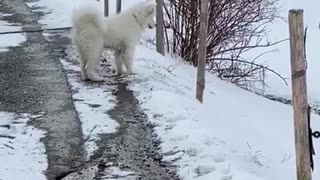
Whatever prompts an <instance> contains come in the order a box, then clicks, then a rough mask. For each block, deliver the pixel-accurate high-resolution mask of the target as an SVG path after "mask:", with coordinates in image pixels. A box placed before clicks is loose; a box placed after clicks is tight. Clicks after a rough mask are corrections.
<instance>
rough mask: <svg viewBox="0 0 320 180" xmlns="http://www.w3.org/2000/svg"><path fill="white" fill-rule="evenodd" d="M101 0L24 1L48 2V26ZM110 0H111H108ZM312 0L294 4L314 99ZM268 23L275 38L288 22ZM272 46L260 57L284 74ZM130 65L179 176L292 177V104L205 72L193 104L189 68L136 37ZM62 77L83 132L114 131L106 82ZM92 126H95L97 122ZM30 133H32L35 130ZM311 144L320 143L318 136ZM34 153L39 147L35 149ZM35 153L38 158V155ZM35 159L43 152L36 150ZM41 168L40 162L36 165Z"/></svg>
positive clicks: (276, 87)
mask: <svg viewBox="0 0 320 180" xmlns="http://www.w3.org/2000/svg"><path fill="white" fill-rule="evenodd" d="M297 1H298V0H295V1H294V2H297ZM102 2H103V1H102V0H100V2H96V1H94V0H79V1H71V0H70V1H65V0H55V1H52V0H42V1H40V2H36V3H29V6H44V7H46V8H47V9H42V10H44V11H46V10H48V9H49V10H50V11H51V12H52V13H51V14H48V15H46V16H45V17H44V18H43V19H42V20H41V23H43V24H47V26H48V27H57V26H58V27H61V26H70V19H71V14H72V9H73V8H75V7H76V6H80V5H85V4H92V5H99V8H100V9H102ZM111 2H112V3H113V5H114V3H115V1H111ZM283 2H285V1H284V0H283ZM128 3H132V1H129V0H126V1H124V2H123V4H124V6H125V7H126V6H127V5H128ZM313 3H314V2H313ZM313 3H311V2H309V3H305V4H308V6H307V5H304V4H303V3H302V2H301V4H302V5H301V6H300V5H299V6H297V7H301V8H305V12H306V17H305V18H306V19H307V20H306V22H307V24H308V26H309V37H310V38H309V40H310V44H311V43H314V45H313V46H311V45H309V46H308V52H307V53H308V60H309V72H308V73H309V74H308V81H309V92H310V93H309V94H310V95H311V96H310V97H311V98H312V99H315V100H317V99H316V98H317V95H319V90H320V88H319V87H318V86H316V81H315V79H316V77H319V76H316V75H317V73H319V71H316V70H315V68H316V67H317V66H316V65H317V59H316V58H317V55H316V47H317V46H316V44H315V43H316V42H317V36H315V37H313V34H316V33H317V31H316V28H317V27H318V24H314V23H313V21H314V19H316V18H314V17H315V16H316V14H317V13H318V12H316V5H315V4H313ZM285 4H286V6H285V7H286V8H291V7H293V5H292V4H291V1H290V3H285ZM113 5H111V7H112V6H113ZM294 5H295V4H294ZM306 6H307V7H306ZM309 9H310V10H309ZM112 12H114V11H112ZM286 13H287V9H285V10H284V14H286ZM312 13H314V14H312ZM308 19H312V20H308ZM317 23H318V22H317ZM271 29H273V31H272V33H274V35H276V34H277V37H279V38H282V36H281V35H283V36H284V37H287V35H288V34H287V33H286V32H287V31H285V29H287V24H284V23H282V24H280V23H279V24H274V27H272V28H271ZM312 29H313V30H312ZM280 31H282V32H281V33H280ZM279 47H280V48H281V49H280V52H279V54H274V56H272V57H270V58H268V59H266V60H267V63H268V64H269V65H270V66H271V67H273V68H275V69H276V70H278V71H280V72H281V73H283V74H284V76H286V77H289V70H290V68H289V67H290V66H289V62H290V61H289V48H288V46H287V44H285V43H284V44H281V45H280V46H279ZM62 63H63V65H64V67H65V68H66V70H68V71H79V68H78V67H73V66H72V65H70V64H68V63H67V62H65V61H63V60H62ZM318 65H319V64H318ZM134 69H135V75H133V76H131V77H129V78H130V79H131V83H130V85H129V88H130V89H131V90H132V91H133V92H134V94H135V95H136V96H137V98H138V99H139V101H140V105H141V106H142V108H143V109H145V111H146V113H147V115H148V117H149V119H150V121H151V122H153V123H155V124H156V125H157V127H156V132H157V133H158V135H159V136H160V137H161V139H162V141H163V143H162V144H161V147H162V151H163V153H164V155H165V159H166V160H168V161H173V162H174V164H175V165H177V166H178V168H179V169H178V173H179V175H181V177H183V178H184V179H187V180H189V179H199V180H200V179H203V180H211V179H217V180H231V179H232V180H280V179H281V180H292V179H296V178H295V175H296V172H295V155H294V138H293V129H294V128H293V120H292V114H293V112H292V107H291V106H288V105H284V104H281V103H278V102H273V101H270V100H267V99H265V98H263V97H260V96H257V95H255V94H253V93H250V92H247V91H244V90H242V89H240V88H238V87H236V86H234V85H232V84H228V83H226V82H223V81H220V80H219V79H217V78H216V77H215V76H214V75H210V74H207V75H208V76H207V85H206V90H205V97H204V98H205V102H204V104H200V103H198V102H197V101H196V99H195V75H196V70H195V68H193V67H191V66H189V65H186V64H184V63H183V62H182V61H180V60H175V59H172V58H170V57H162V56H160V55H159V54H157V53H156V52H155V51H154V50H150V49H148V48H146V47H144V46H142V45H140V46H139V47H138V49H137V52H136V62H135V66H134ZM269 78H270V79H269V83H270V86H271V89H270V90H269V92H272V93H277V94H279V95H283V96H289V93H290V89H289V87H284V86H282V85H281V84H280V82H279V83H278V81H276V80H275V79H272V77H269ZM68 79H69V82H70V84H71V85H72V87H73V89H74V90H76V91H77V93H75V94H74V96H73V97H74V98H75V99H76V101H75V105H76V108H77V110H78V111H79V114H80V120H81V121H82V127H83V129H84V134H85V135H86V136H87V137H88V138H89V139H91V140H96V138H97V136H96V135H97V134H98V133H101V132H104V133H110V132H113V131H114V130H115V128H116V126H117V124H115V122H114V121H112V120H111V119H109V118H108V117H107V116H106V115H105V114H104V111H107V110H108V109H110V108H112V107H113V105H114V103H115V102H114V99H113V96H112V95H111V94H110V93H107V92H105V91H104V90H105V89H106V88H109V87H108V86H107V85H105V86H100V87H99V86H95V85H92V88H88V86H82V85H81V82H79V80H78V79H76V77H75V76H72V73H71V75H68ZM100 97H102V98H100ZM78 99H79V101H78ZM110 101H111V102H110ZM92 105H93V106H95V107H99V108H98V110H97V111H98V112H97V111H94V110H93V108H92ZM90 108H92V109H90ZM95 109H97V108H95ZM93 115H94V116H93ZM88 117H89V118H90V119H92V117H94V121H88ZM102 121H104V122H102ZM96 126H99V127H98V128H97V129H96ZM312 126H313V127H314V129H320V118H319V117H318V116H316V115H314V114H313V115H312ZM0 130H1V129H0ZM91 130H92V131H91ZM0 134H1V131H0ZM27 134H28V133H27ZM22 137H24V136H22ZM35 137H37V138H39V137H41V135H38V136H35ZM0 140H1V139H0ZM0 144H1V143H0ZM29 145H30V146H31V145H32V143H30V144H28V146H29ZM87 145H88V146H87V148H88V151H89V152H91V151H93V150H94V149H95V148H94V144H87ZM37 147H39V146H37ZM40 147H41V146H40ZM315 150H316V151H319V150H320V143H319V142H318V141H317V140H316V141H315ZM0 152H1V149H0ZM36 154H42V150H40V152H38V153H37V152H36ZM37 157H38V158H39V155H38V156H37ZM40 157H42V156H41V155H40ZM17 158H18V157H17ZM319 159H320V157H319V156H316V157H315V165H316V167H315V173H314V179H319V178H320V173H319V172H320V164H319V163H320V161H319ZM40 161H41V162H42V161H44V160H43V159H42V158H40ZM1 169H2V168H1ZM9 170H10V171H14V170H15V169H13V168H12V169H9ZM42 170H43V169H42V167H41V168H39V169H37V168H36V170H35V171H36V172H39V171H42ZM0 174H1V173H0ZM0 178H2V177H0ZM33 179H41V177H39V178H37V177H34V178H33Z"/></svg>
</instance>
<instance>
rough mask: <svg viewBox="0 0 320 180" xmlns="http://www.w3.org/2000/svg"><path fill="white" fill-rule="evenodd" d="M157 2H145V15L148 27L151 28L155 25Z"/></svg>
mask: <svg viewBox="0 0 320 180" xmlns="http://www.w3.org/2000/svg"><path fill="white" fill-rule="evenodd" d="M156 7H157V3H155V2H152V1H149V2H146V17H147V19H148V20H149V21H148V23H147V24H148V28H149V29H153V28H155V27H156V26H157V23H156V21H155V16H156V11H157V9H156Z"/></svg>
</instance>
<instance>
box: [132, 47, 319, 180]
mask: <svg viewBox="0 0 320 180" xmlns="http://www.w3.org/2000/svg"><path fill="white" fill-rule="evenodd" d="M135 68H136V73H137V74H136V75H135V76H134V77H133V78H132V79H133V80H132V83H131V86H130V88H131V89H132V90H133V91H134V92H135V95H137V98H138V99H139V101H140V102H141V106H142V108H143V109H146V110H147V115H148V117H149V118H150V120H151V121H152V122H154V123H155V124H156V125H157V127H156V132H157V133H158V134H159V135H160V136H161V137H162V140H163V143H162V146H161V147H162V150H163V153H164V154H170V155H171V156H168V157H166V159H168V160H172V159H173V160H175V164H176V165H178V166H179V174H180V175H181V176H182V177H184V178H185V179H233V180H243V179H261V180H273V179H283V180H286V179H288V180H289V179H295V175H296V174H295V155H294V145H293V143H294V138H293V130H294V128H293V120H292V114H293V112H292V107H291V106H288V105H284V104H281V103H278V102H273V101H270V100H267V99H265V98H263V97H260V96H257V95H255V94H253V93H250V92H247V91H245V90H242V89H240V88H238V87H236V86H234V85H232V84H228V83H226V82H223V81H220V80H219V79H217V78H216V77H215V76H213V75H211V74H207V80H208V81H207V84H206V90H205V95H204V99H205V103H204V104H203V105H201V104H200V103H198V102H197V101H196V100H195V77H196V70H195V68H193V67H190V66H189V65H186V64H184V63H183V62H180V61H179V60H174V59H170V58H168V57H167V58H164V57H162V56H160V55H158V54H156V53H155V52H154V51H152V50H148V49H146V48H145V47H142V46H141V47H139V48H138V51H137V61H136V62H135ZM136 81H139V82H140V83H136ZM312 120H313V121H312V123H314V124H313V127H314V128H316V129H319V128H320V118H319V117H318V116H316V115H312ZM319 148H320V144H319V142H315V149H316V150H317V149H319ZM318 159H319V157H318V156H317V157H315V160H316V165H317V164H318V163H320V162H319V160H318ZM318 165H319V164H318ZM319 171H320V168H319V167H318V166H317V167H316V170H315V172H317V173H315V174H314V178H315V179H317V178H319V177H320V174H319Z"/></svg>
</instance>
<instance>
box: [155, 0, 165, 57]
mask: <svg viewBox="0 0 320 180" xmlns="http://www.w3.org/2000/svg"><path fill="white" fill-rule="evenodd" d="M156 19H157V28H156V43H157V52H158V53H160V54H162V55H164V25H163V21H164V20H163V0H157V17H156Z"/></svg>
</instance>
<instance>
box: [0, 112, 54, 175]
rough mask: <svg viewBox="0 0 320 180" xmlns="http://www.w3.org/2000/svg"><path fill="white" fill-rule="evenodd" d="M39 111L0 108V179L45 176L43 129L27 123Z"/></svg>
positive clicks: (37, 116)
mask: <svg viewBox="0 0 320 180" xmlns="http://www.w3.org/2000/svg"><path fill="white" fill-rule="evenodd" d="M42 115H43V114H38V115H30V114H16V113H9V112H0V120H1V121H0V160H1V163H0V179H3V180H13V179H20V178H21V177H23V178H24V179H28V180H29V179H30V180H31V179H35V180H42V179H43V180H45V179H46V177H45V175H44V174H43V172H44V171H45V170H46V169H47V166H48V163H47V156H46V154H45V147H44V144H42V143H40V139H41V138H42V137H44V135H45V132H43V131H41V130H38V129H36V128H34V127H32V126H30V125H28V124H27V123H28V122H29V121H31V120H32V119H36V118H39V117H41V116H42ZM26 162H28V163H26Z"/></svg>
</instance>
